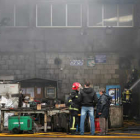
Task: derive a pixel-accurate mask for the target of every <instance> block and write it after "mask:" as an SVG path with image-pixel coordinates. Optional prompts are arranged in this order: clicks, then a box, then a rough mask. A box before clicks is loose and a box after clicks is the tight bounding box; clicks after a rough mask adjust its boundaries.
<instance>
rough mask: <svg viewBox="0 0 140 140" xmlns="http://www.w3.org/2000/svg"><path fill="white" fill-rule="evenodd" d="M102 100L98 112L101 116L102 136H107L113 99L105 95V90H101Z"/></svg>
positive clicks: (100, 99) (98, 105)
mask: <svg viewBox="0 0 140 140" xmlns="http://www.w3.org/2000/svg"><path fill="white" fill-rule="evenodd" d="M99 94H100V98H99V100H98V104H97V112H98V115H99V123H100V129H101V132H100V135H105V134H106V133H107V132H108V116H109V107H110V100H111V97H110V96H108V95H106V94H105V88H100V91H99Z"/></svg>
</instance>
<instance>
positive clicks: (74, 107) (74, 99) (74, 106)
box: [68, 82, 81, 134]
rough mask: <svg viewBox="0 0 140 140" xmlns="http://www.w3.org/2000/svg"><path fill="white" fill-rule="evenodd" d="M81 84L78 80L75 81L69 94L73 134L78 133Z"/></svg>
mask: <svg viewBox="0 0 140 140" xmlns="http://www.w3.org/2000/svg"><path fill="white" fill-rule="evenodd" d="M80 87H81V84H80V83H78V82H75V83H73V85H72V91H71V93H70V96H69V100H68V105H69V110H70V132H71V134H75V133H76V127H77V126H78V122H79V119H78V113H79V108H80V99H79V92H80Z"/></svg>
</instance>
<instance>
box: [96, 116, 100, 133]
mask: <svg viewBox="0 0 140 140" xmlns="http://www.w3.org/2000/svg"><path fill="white" fill-rule="evenodd" d="M100 130H101V129H100V123H99V118H95V131H100Z"/></svg>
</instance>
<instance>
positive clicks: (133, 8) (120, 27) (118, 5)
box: [87, 4, 134, 28]
mask: <svg viewBox="0 0 140 140" xmlns="http://www.w3.org/2000/svg"><path fill="white" fill-rule="evenodd" d="M104 5H105V4H102V26H89V21H90V20H89V4H88V5H87V27H88V28H106V27H113V28H133V27H134V4H131V6H132V26H119V5H120V4H117V26H104Z"/></svg>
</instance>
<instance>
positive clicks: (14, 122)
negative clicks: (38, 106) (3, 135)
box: [8, 116, 34, 134]
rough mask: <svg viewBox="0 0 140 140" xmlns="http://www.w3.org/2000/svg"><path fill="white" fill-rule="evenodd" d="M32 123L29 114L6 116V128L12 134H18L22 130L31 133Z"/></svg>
mask: <svg viewBox="0 0 140 140" xmlns="http://www.w3.org/2000/svg"><path fill="white" fill-rule="evenodd" d="M19 122H20V123H19ZM33 124H34V123H33V119H32V117H31V116H20V117H19V116H10V117H9V118H8V130H9V131H11V132H12V133H14V134H18V133H20V132H23V131H28V132H30V133H33Z"/></svg>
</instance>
